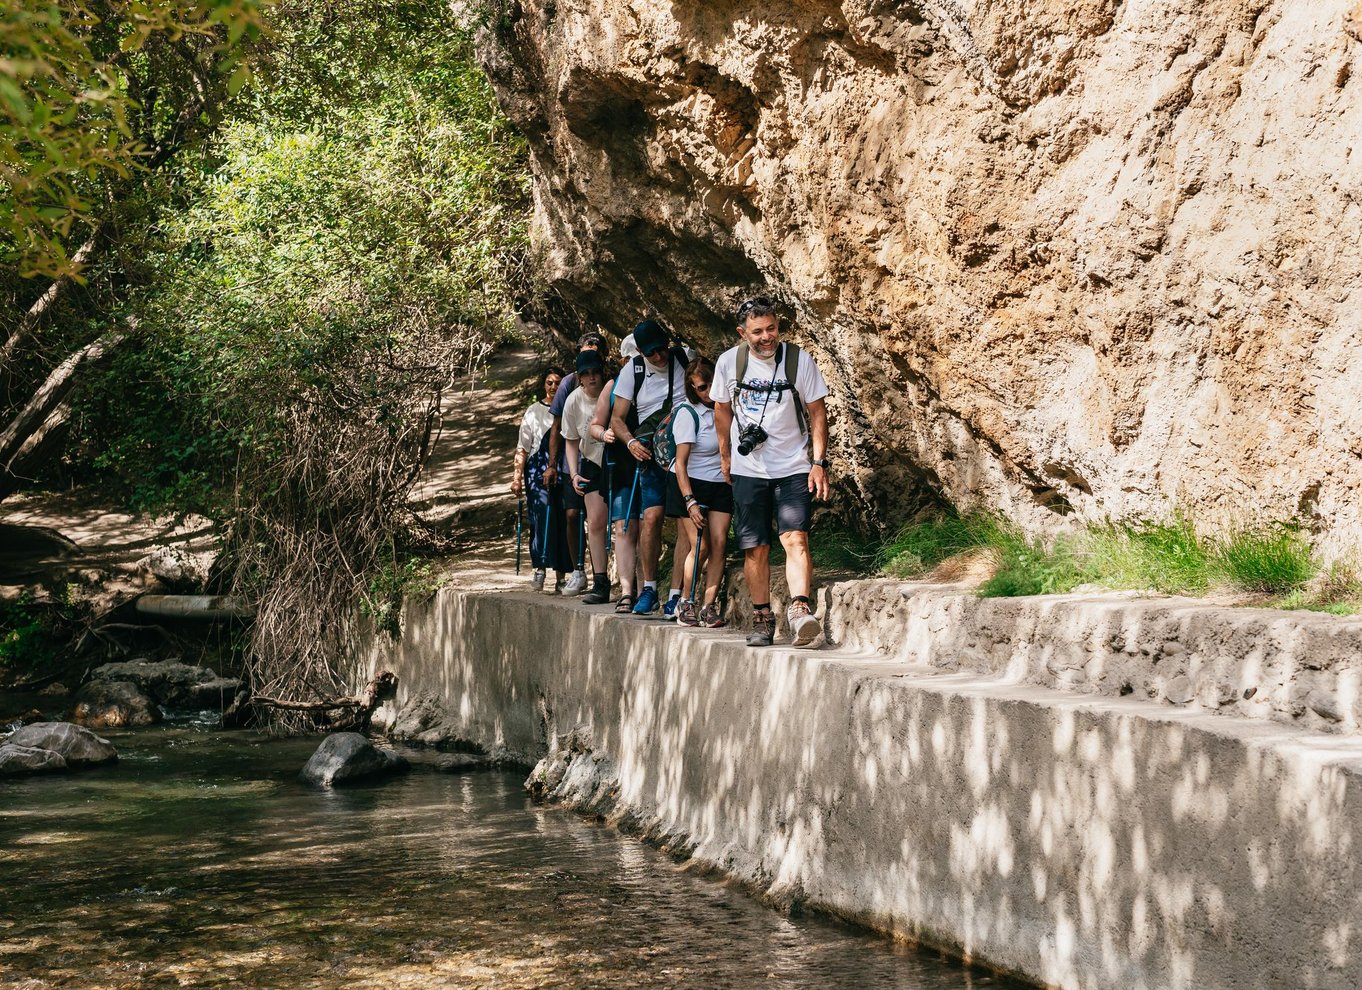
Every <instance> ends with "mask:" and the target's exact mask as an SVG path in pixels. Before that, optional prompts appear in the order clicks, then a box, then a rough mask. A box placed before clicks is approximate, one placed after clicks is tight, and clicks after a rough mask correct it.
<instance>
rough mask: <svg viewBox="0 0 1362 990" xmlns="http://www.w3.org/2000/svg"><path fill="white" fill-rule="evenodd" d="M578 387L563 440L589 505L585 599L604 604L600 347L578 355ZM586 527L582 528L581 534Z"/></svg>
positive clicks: (576, 484)
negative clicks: (597, 430) (595, 422)
mask: <svg viewBox="0 0 1362 990" xmlns="http://www.w3.org/2000/svg"><path fill="white" fill-rule="evenodd" d="M576 375H577V389H576V390H575V391H574V392H573V393H572V395H570V396H568V400H567V402H566V403H564V405H563V415H562V424H563V440H564V442H565V444H566V446H567V461H566V463H567V466H568V470H569V471H570V472H571V478H570V480H571V484H572V489H573V491H575V492H576V493H577V494H578V496H580V497H581V499H582V502H583V504H584V506H585V509H586V527H585V532H586V535H587V539H586V540H585V541H583V542H585V543H587V544H589V546H590V550H591V571H592V574H591V585H590V588H589V590H588V591H587V593H586V595H585V596H584V597H583V598H582V601H583V602H585V603H586V604H587V605H600V604H604V603H605V602H607V601H609V600H610V577H609V569H608V567H607V564H606V548H605V543H606V530H607V516H608V514H609V512H608V507H607V506H606V503H605V499H606V496H607V493H608V489H607V488H606V478H605V444H604V443H603V442H602V441H601V440H599V439H597V438H596V437H595V436H594V435H593V434H592V432H591V429H590V427H591V421H592V419H593V418H594V417H595V415H596V403H597V401H598V400H599V399H600V397H601V393H602V390H603V389H604V387H605V378H606V375H605V366H604V362H603V361H602V359H601V354H600V351H599V349H597V348H587V349H584V350H582V351H581V352H580V353H578V355H577V371H576ZM581 532H582V530H580V529H579V530H578V534H579V538H580V534H581ZM583 549H584V548H583V546H582V543H581V542H579V544H578V564H579V566H583V567H584V566H585V564H584V561H583V557H582V551H583Z"/></svg>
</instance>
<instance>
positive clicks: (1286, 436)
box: [482, 0, 1362, 552]
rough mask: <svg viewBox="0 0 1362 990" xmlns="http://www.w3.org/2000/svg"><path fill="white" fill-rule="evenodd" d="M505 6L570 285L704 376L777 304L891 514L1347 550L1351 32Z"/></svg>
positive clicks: (877, 505)
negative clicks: (1242, 529) (707, 361)
mask: <svg viewBox="0 0 1362 990" xmlns="http://www.w3.org/2000/svg"><path fill="white" fill-rule="evenodd" d="M491 6H492V9H493V12H494V14H495V16H494V17H491V18H489V27H488V29H487V30H486V31H485V32H484V38H483V42H484V43H483V45H482V48H483V51H484V53H485V56H484V57H485V64H486V66H487V69H488V72H489V74H490V75H491V77H492V79H493V82H494V84H495V86H496V88H497V92H498V95H499V98H500V100H501V102H502V104H503V106H504V108H505V109H506V110H507V112H508V113H509V114H510V115H511V117H512V118H513V119H514V120H515V122H516V123H517V125H518V126H520V127H521V128H522V129H523V130H524V131H525V133H526V134H527V135H528V136H529V140H530V146H531V149H532V161H533V169H534V177H535V207H536V216H535V232H536V241H537V244H538V245H539V248H540V250H541V252H542V260H543V263H544V269H545V272H546V274H547V277H548V279H549V282H550V284H551V285H552V286H553V287H554V288H555V289H556V290H557V291H558V293H559V294H560V295H561V296H562V297H563V299H564V300H566V301H567V302H568V303H570V304H571V305H573V306H574V307H576V309H577V311H578V312H579V313H580V314H581V315H582V316H583V317H584V318H586V319H588V320H593V321H598V322H600V323H601V324H603V325H605V326H607V327H608V328H611V329H615V330H620V329H623V328H627V327H628V326H629V325H630V324H631V323H632V322H634V321H635V320H636V319H637V318H639V317H640V316H641V315H642V314H645V313H655V314H658V315H660V316H661V317H662V318H663V319H665V320H667V321H668V322H669V323H671V324H672V325H673V326H674V327H675V328H676V329H677V330H678V331H679V332H680V333H681V334H682V335H684V336H685V337H687V338H689V339H690V340H692V341H694V342H697V343H699V344H701V345H702V346H705V347H707V348H709V349H712V350H713V351H714V352H716V353H717V351H718V350H719V349H721V348H722V347H724V346H727V345H728V344H729V343H730V342H731V339H732V337H731V334H732V330H731V324H732V318H731V315H730V314H731V311H732V308H733V305H734V303H735V302H736V301H737V300H739V299H741V298H742V297H743V296H744V294H747V293H749V292H751V291H753V290H765V291H769V292H770V293H771V294H773V295H775V296H776V297H777V298H779V299H780V300H782V301H783V302H784V303H785V304H786V305H787V306H788V307H789V310H790V313H791V315H792V317H793V318H794V323H795V325H794V329H793V333H794V335H795V337H796V338H797V339H798V340H799V341H800V342H801V343H803V344H805V345H807V346H808V347H809V348H810V349H811V350H813V351H814V352H815V353H816V355H817V356H818V357H819V359H820V361H821V363H822V366H823V368H824V370H825V372H826V373H827V375H828V377H829V379H830V380H831V382H832V386H833V390H834V394H833V401H832V414H833V417H834V442H833V447H834V454H835V456H836V457H837V459H838V464H839V467H840V468H841V470H842V473H843V478H844V479H849V480H850V482H851V483H850V485H849V486H848V491H850V492H852V493H853V494H856V495H858V496H859V497H861V498H862V499H864V500H865V502H866V504H867V505H869V506H872V507H874V509H875V511H876V512H877V513H878V514H879V515H880V516H881V517H887V518H891V519H892V518H893V517H895V516H896V515H901V514H902V513H903V512H904V511H906V510H907V509H908V508H909V507H911V505H913V504H914V498H913V496H912V492H914V491H921V490H923V489H924V488H927V489H932V490H935V491H937V492H940V493H942V494H944V495H945V496H946V497H948V498H949V499H951V500H952V501H954V502H956V503H957V504H961V505H966V506H968V505H974V504H986V505H991V506H995V507H998V508H1000V509H1002V510H1003V511H1004V512H1006V513H1008V514H1010V515H1011V516H1013V517H1014V518H1017V519H1018V520H1020V521H1022V522H1023V523H1025V524H1026V525H1028V526H1031V527H1033V528H1042V527H1045V526H1046V525H1047V524H1048V523H1051V522H1056V521H1058V518H1059V516H1061V515H1070V516H1072V517H1076V518H1079V519H1099V518H1103V517H1107V516H1113V517H1135V516H1157V515H1161V514H1163V513H1166V512H1168V511H1169V510H1171V509H1172V508H1174V507H1184V508H1187V509H1190V510H1191V511H1192V512H1193V514H1194V516H1195V517H1197V518H1198V519H1201V520H1204V521H1206V522H1207V523H1210V524H1217V523H1226V522H1231V521H1239V520H1248V519H1252V518H1255V517H1266V518H1274V519H1280V518H1285V517H1290V516H1299V517H1301V518H1303V519H1305V520H1307V521H1309V522H1310V523H1311V525H1312V526H1313V527H1314V528H1315V529H1316V530H1317V531H1319V532H1320V533H1321V534H1322V538H1323V542H1324V545H1325V546H1326V547H1328V548H1331V549H1332V550H1333V551H1334V552H1337V551H1338V550H1340V549H1342V548H1344V547H1347V546H1352V545H1355V544H1358V543H1362V510H1360V509H1359V498H1358V496H1359V489H1362V339H1360V338H1359V334H1358V328H1359V325H1360V324H1362V320H1359V317H1358V315H1357V311H1358V308H1359V305H1362V292H1359V287H1362V238H1360V237H1359V233H1360V232H1362V78H1354V75H1355V74H1358V75H1362V73H1358V72H1357V70H1358V69H1359V68H1362V64H1360V63H1362V40H1360V39H1362V5H1359V4H1358V3H1356V2H1344V0H1319V2H1316V3H1308V4H1304V3H1291V2H1288V0H1272V2H1268V0H1205V2H1197V3H1193V2H1190V0H1149V2H1144V3H1120V2H1118V0H1062V2H1061V0H1028V2H1021V0H908V2H885V0H846V2H843V3H840V4H839V3H833V2H815V0H803V2H799V0H796V2H780V0H761V2H756V0H750V2H749V0H709V2H689V0H669V2H663V0H632V2H631V0H557V2H553V0H522V2H515V0H502V2H501V3H500V4H493V5H491ZM1056 514H1058V515H1056Z"/></svg>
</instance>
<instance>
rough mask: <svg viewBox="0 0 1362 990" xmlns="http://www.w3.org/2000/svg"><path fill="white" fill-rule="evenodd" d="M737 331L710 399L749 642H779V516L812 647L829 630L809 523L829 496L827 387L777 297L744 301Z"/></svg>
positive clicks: (793, 594) (793, 613)
mask: <svg viewBox="0 0 1362 990" xmlns="http://www.w3.org/2000/svg"><path fill="white" fill-rule="evenodd" d="M738 334H739V335H740V336H741V337H742V343H740V344H739V345H738V346H737V347H733V348H730V349H729V350H727V351H724V353H723V354H720V355H719V360H718V361H717V362H715V369H714V384H713V386H712V387H711V389H710V397H711V398H712V399H713V400H714V428H715V431H716V432H717V433H718V435H719V457H720V460H721V461H722V463H723V471H724V475H725V476H726V477H727V478H728V479H729V480H730V481H731V482H732V484H733V523H734V527H735V529H736V530H737V534H738V546H739V547H740V548H741V549H742V551H743V574H744V576H745V577H746V579H747V588H748V591H749V592H751V595H752V633H751V635H749V636H748V637H747V644H748V645H749V646H770V645H771V644H772V642H774V640H775V630H776V618H775V614H774V613H773V612H772V611H771V560H770V552H771V517H772V515H774V516H775V519H776V523H777V530H778V533H779V537H780V543H781V546H782V547H784V549H785V577H786V579H787V580H788V582H789V585H790V604H789V607H788V608H787V609H786V613H785V615H786V619H787V621H788V623H789V626H790V633H791V635H792V636H793V637H794V645H795V646H807V645H808V644H809V643H812V642H813V641H814V640H815V639H816V638H817V637H818V634H819V633H820V632H822V626H821V624H820V623H819V622H818V619H817V617H816V616H815V615H814V614H813V602H812V601H811V599H810V598H809V591H810V588H811V587H812V584H813V563H812V561H811V560H810V557H809V522H810V516H811V509H812V506H811V504H810V503H811V501H812V499H813V498H814V497H817V498H820V499H826V498H827V497H828V462H827V449H828V414H827V407H826V404H825V402H824V398H825V397H826V396H827V394H828V387H827V384H826V383H825V382H824V381H823V376H822V374H821V373H820V372H819V370H818V365H817V364H815V363H814V360H813V355H811V354H809V353H807V352H805V351H802V350H800V349H799V348H798V347H795V346H794V345H793V344H790V343H788V342H782V341H781V339H780V317H779V316H778V315H776V308H775V304H774V303H772V302H771V300H769V299H764V298H756V299H748V300H747V301H746V302H744V303H743V304H742V305H741V306H739V307H738ZM810 448H812V451H810ZM811 453H812V456H810V454H811Z"/></svg>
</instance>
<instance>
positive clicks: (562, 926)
mask: <svg viewBox="0 0 1362 990" xmlns="http://www.w3.org/2000/svg"><path fill="white" fill-rule="evenodd" d="M108 735H109V736H110V737H111V738H113V740H114V742H115V744H116V745H117V746H118V748H119V753H120V760H119V762H118V763H117V764H115V765H112V766H110V767H105V768H99V769H95V770H88V771H84V772H79V773H71V774H68V775H64V776H56V777H45V778H28V779H22V780H17V779H11V780H5V781H0V987H3V988H5V990H17V988H21V987H22V988H24V990H37V988H46V987H72V988H81V990H95V988H115V987H116V988H134V987H137V988H142V987H225V986H228V985H231V986H235V987H248V988H257V987H258V988H270V990H295V988H355V987H362V988H368V987H373V988H377V987H384V988H388V987H404V988H418V990H423V988H434V987H496V988H519V987H697V988H700V987H703V988H709V987H748V986H752V985H760V986H762V987H820V988H822V987H857V988H872V987H891V988H903V990H939V988H961V987H999V986H1003V985H1005V984H1004V983H1003V981H1001V980H999V979H997V978H995V977H992V976H990V975H989V974H987V973H981V972H977V971H972V970H968V969H965V968H962V967H960V966H959V965H955V964H952V963H950V962H947V961H943V960H941V959H939V958H937V957H935V956H934V955H932V954H928V953H922V952H918V951H915V950H913V949H910V948H908V947H905V946H902V945H896V944H894V943H892V942H889V941H887V940H884V939H880V938H877V937H873V936H870V935H867V934H863V933H860V932H857V931H855V930H852V929H849V928H844V927H841V926H838V925H836V924H833V923H830V922H827V921H822V920H818V919H792V918H787V917H783V916H781V915H780V914H778V913H776V912H773V911H771V910H768V909H767V908H765V907H763V906H761V905H760V904H758V903H757V902H756V901H754V900H753V899H752V898H750V897H748V896H747V895H746V894H744V893H743V892H741V891H739V890H736V889H733V888H731V887H729V886H726V885H724V884H722V883H719V882H716V881H714V880H711V879H705V878H702V877H699V876H696V875H694V874H693V873H689V872H686V871H685V870H684V869H682V868H681V867H678V866H677V865H676V864H675V863H673V862H672V861H671V860H670V859H669V858H668V857H666V856H665V855H663V854H661V853H659V852H657V851H656V850H654V849H651V848H649V847H647V846H645V845H643V844H641V843H639V842H637V841H635V840H633V839H630V838H627V837H624V836H621V835H619V834H617V833H615V832H613V831H612V830H610V829H607V828H603V827H598V826H595V825H593V824H590V823H588V822H584V821H582V820H581V819H580V818H578V817H576V816H574V815H572V814H570V813H568V812H564V811H561V810H557V809H552V808H544V807H540V806H537V805H535V804H534V803H533V802H531V801H530V800H529V799H528V798H527V797H526V795H525V793H524V791H523V790H522V788H521V781H522V779H523V775H521V774H511V773H502V772H481V773H472V774H462V775H459V774H448V773H439V772H436V771H434V770H432V769H429V768H425V769H422V768H418V769H417V770H416V771H414V772H412V773H411V774H408V775H406V776H404V777H402V778H399V779H395V780H390V781H388V782H384V783H382V784H377V785H374V786H366V787H355V788H347V789H338V790H335V791H329V792H328V791H318V790H312V789H309V788H307V787H305V786H304V785H302V784H301V783H299V782H298V780H297V772H298V770H299V768H300V767H301V766H302V764H303V763H304V762H305V761H306V759H307V757H308V755H309V754H310V753H311V751H312V749H313V748H314V747H315V746H316V740H315V739H314V740H270V739H265V738H262V737H259V736H255V735H251V734H247V733H223V732H218V731H210V730H208V729H206V728H204V727H201V726H196V725H193V724H181V725H176V726H170V727H163V728H158V729H151V730H141V731H138V732H127V733H109V734H108Z"/></svg>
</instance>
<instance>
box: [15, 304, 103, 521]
mask: <svg viewBox="0 0 1362 990" xmlns="http://www.w3.org/2000/svg"><path fill="white" fill-rule="evenodd" d="M126 339H127V335H126V334H125V333H124V332H123V330H121V329H119V330H110V331H109V332H107V333H105V334H104V335H103V336H101V337H99V338H98V339H97V340H95V341H93V342H91V343H89V344H86V345H85V346H84V347H82V348H81V349H80V350H78V351H76V352H75V353H74V354H72V355H71V356H70V357H68V358H67V359H66V360H65V361H63V362H62V363H61V364H59V365H57V367H56V368H54V369H53V370H52V373H51V374H50V375H48V376H47V381H45V382H43V384H42V386H41V387H40V388H39V389H38V391H36V392H34V393H33V397H32V398H30V399H29V400H28V402H27V403H26V404H25V405H24V407H23V408H22V409H20V410H19V412H18V413H17V414H16V415H15V417H14V418H13V419H12V420H10V422H9V425H8V426H6V427H5V429H4V431H3V432H0V499H3V498H5V497H7V496H9V495H12V494H14V492H15V491H16V490H18V488H19V486H20V484H22V483H23V482H24V481H26V480H29V478H30V477H31V475H32V474H33V473H34V472H35V471H36V470H37V469H38V468H39V467H40V466H41V465H42V462H43V460H44V459H45V458H48V457H50V456H51V455H52V452H53V451H54V450H55V449H56V445H55V444H54V443H53V442H51V441H52V439H53V437H55V436H56V435H58V434H59V433H60V432H61V427H62V426H63V425H64V424H65V421H66V413H67V410H66V398H67V396H69V395H70V394H71V390H72V389H74V388H75V387H76V383H77V382H78V381H79V380H80V372H81V370H82V369H84V368H86V367H87V366H89V365H91V364H94V363H95V362H97V361H99V360H101V359H103V358H104V357H106V356H107V355H109V354H110V353H112V352H113V350H114V349H115V348H117V347H118V345H119V344H121V343H123V341H124V340H126Z"/></svg>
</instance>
